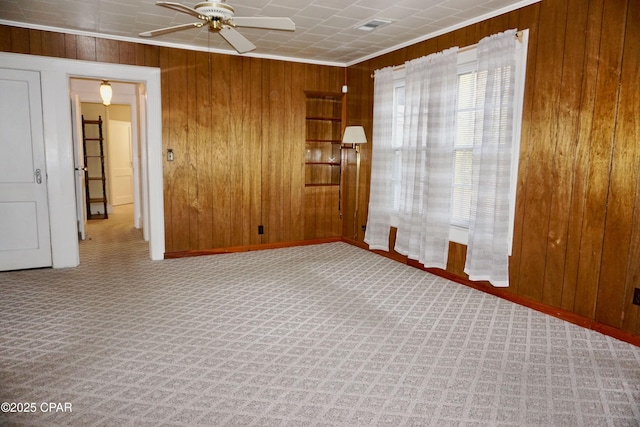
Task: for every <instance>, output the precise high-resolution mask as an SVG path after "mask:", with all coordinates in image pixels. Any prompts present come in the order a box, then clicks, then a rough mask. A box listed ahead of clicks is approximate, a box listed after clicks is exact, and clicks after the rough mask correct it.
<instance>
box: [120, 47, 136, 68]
mask: <svg viewBox="0 0 640 427" xmlns="http://www.w3.org/2000/svg"><path fill="white" fill-rule="evenodd" d="M118 62H119V63H120V64H126V65H136V44H135V43H130V42H120V43H118Z"/></svg>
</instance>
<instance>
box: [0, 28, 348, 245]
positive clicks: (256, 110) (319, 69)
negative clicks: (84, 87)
mask: <svg viewBox="0 0 640 427" xmlns="http://www.w3.org/2000/svg"><path fill="white" fill-rule="evenodd" d="M0 51H5V52H14V53H26V54H33V55H44V56H54V57H61V58H70V59H80V60H87V61H99V62H107V63H117V64H129V65H142V66H150V67H159V68H160V69H161V85H162V88H161V89H162V127H163V149H164V151H165V153H166V150H167V149H172V150H173V151H174V154H175V161H173V162H167V161H166V159H165V161H164V168H163V171H164V196H165V235H166V252H167V253H177V252H186V251H203V250H204V251H206V250H209V249H217V248H229V247H237V246H251V245H259V244H273V243H280V242H293V241H300V240H304V239H305V238H308V236H313V237H314V238H315V237H317V238H322V237H327V236H338V237H339V236H340V227H339V225H338V227H337V228H336V223H335V221H334V220H328V221H327V220H326V219H325V218H324V216H325V215H326V214H325V212H329V213H330V215H331V217H332V218H335V213H334V212H333V207H337V192H336V194H332V195H326V196H323V197H316V196H315V195H306V196H305V187H304V149H305V129H304V126H305V91H316V92H338V93H339V92H340V90H341V87H342V85H343V84H344V74H345V73H344V69H343V68H340V67H329V66H320V65H308V64H301V63H293V62H283V61H274V60H266V59H257V58H249V57H241V56H231V55H220V54H207V53H205V52H194V51H186V50H181V49H172V48H164V47H156V46H149V45H144V44H137V43H129V42H120V41H114V40H106V39H100V38H95V37H88V36H76V35H70V34H61V33H53V32H46V31H39V30H28V29H22V28H16V27H9V26H0ZM312 196H313V197H312ZM305 197H306V198H305ZM310 198H311V199H312V202H313V203H308V202H309V200H310ZM334 199H335V200H334ZM310 219H312V220H313V224H305V220H306V221H307V222H309V221H310ZM259 225H263V227H264V234H262V235H260V234H258V226H259ZM323 227H324V228H323Z"/></svg>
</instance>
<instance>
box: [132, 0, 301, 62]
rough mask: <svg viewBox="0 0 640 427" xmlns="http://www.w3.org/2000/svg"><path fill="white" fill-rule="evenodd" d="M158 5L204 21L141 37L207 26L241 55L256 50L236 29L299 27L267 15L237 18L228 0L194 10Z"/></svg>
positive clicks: (169, 4)
mask: <svg viewBox="0 0 640 427" xmlns="http://www.w3.org/2000/svg"><path fill="white" fill-rule="evenodd" d="M156 5H158V6H162V7H166V8H168V9H173V10H176V11H178V12H182V13H186V14H188V15H191V16H195V17H196V18H198V19H200V20H201V22H192V23H190V24H182V25H176V26H174V27H167V28H160V29H158V30H153V31H145V32H144V33H140V36H141V37H155V36H160V35H163V34H168V33H173V32H175V31H180V30H186V29H189V28H202V27H204V26H205V25H206V26H208V28H209V31H211V32H215V33H219V34H220V35H221V36H222V38H224V39H225V40H226V41H227V42H228V43H229V44H230V45H231V46H233V48H234V49H235V50H237V51H238V53H245V52H249V51H251V50H253V49H255V48H256V47H255V45H254V44H253V43H251V42H250V41H249V40H248V39H247V38H246V37H245V36H243V35H242V34H240V33H239V32H238V31H237V30H236V27H248V28H261V29H265V30H282V31H294V30H295V29H296V24H295V23H294V22H293V21H292V20H291V19H290V18H274V17H263V16H255V17H235V16H234V13H235V12H234V10H233V7H231V6H230V5H228V4H227V3H226V2H225V0H220V1H205V2H202V3H198V4H196V5H195V6H194V7H189V6H185V5H183V4H180V3H174V2H168V1H158V2H156Z"/></svg>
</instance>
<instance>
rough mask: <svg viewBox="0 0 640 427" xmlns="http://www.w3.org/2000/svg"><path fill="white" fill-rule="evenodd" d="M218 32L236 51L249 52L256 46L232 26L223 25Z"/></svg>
mask: <svg viewBox="0 0 640 427" xmlns="http://www.w3.org/2000/svg"><path fill="white" fill-rule="evenodd" d="M219 32H220V35H221V36H222V37H223V38H224V39H225V40H226V41H227V42H228V43H229V44H230V45H231V46H233V48H234V49H235V50H237V51H238V53H245V52H249V51H250V50H253V49H255V48H256V47H255V45H254V44H253V43H251V42H250V41H249V40H248V39H247V38H246V37H245V36H243V35H242V34H240V33H239V32H237V31H236V30H235V29H234V28H232V27H229V26H227V25H225V26H224V27H222V28H221V29H220V31H219Z"/></svg>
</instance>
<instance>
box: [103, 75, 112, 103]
mask: <svg viewBox="0 0 640 427" xmlns="http://www.w3.org/2000/svg"><path fill="white" fill-rule="evenodd" d="M100 97H101V98H102V103H103V104H104V105H107V106H109V105H111V98H112V97H113V90H112V89H111V84H110V83H109V82H108V81H107V80H103V81H102V84H101V85H100Z"/></svg>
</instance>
